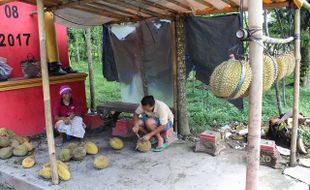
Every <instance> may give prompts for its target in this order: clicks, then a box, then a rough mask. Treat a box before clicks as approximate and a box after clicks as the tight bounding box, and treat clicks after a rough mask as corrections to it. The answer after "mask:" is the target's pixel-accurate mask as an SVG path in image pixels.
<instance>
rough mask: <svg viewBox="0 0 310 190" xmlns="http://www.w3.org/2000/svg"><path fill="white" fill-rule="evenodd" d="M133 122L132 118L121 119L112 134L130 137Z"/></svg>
mask: <svg viewBox="0 0 310 190" xmlns="http://www.w3.org/2000/svg"><path fill="white" fill-rule="evenodd" d="M132 127H133V122H132V121H131V120H119V121H117V122H116V124H115V127H113V128H112V135H113V136H119V137H130V136H132V135H133V132H132Z"/></svg>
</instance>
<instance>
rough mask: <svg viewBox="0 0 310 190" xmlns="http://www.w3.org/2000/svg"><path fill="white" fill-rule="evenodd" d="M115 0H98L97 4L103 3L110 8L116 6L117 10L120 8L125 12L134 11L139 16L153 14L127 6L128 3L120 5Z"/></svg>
mask: <svg viewBox="0 0 310 190" xmlns="http://www.w3.org/2000/svg"><path fill="white" fill-rule="evenodd" d="M114 1H115V0H105V1H102V0H101V1H96V3H97V4H102V5H105V6H107V7H110V8H114V9H116V10H120V11H123V12H128V13H132V14H134V15H136V16H137V17H140V18H141V16H142V17H150V16H151V15H150V14H146V13H143V12H139V10H138V9H134V8H132V7H129V6H126V5H127V4H125V5H124V6H123V5H119V4H115V3H114Z"/></svg>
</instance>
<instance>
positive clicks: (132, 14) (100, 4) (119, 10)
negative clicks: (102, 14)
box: [92, 1, 138, 18]
mask: <svg viewBox="0 0 310 190" xmlns="http://www.w3.org/2000/svg"><path fill="white" fill-rule="evenodd" d="M92 4H94V5H97V6H98V7H100V8H102V9H107V10H108V11H110V12H112V11H115V12H116V13H121V14H124V15H128V16H129V17H132V18H138V15H137V13H136V12H135V11H134V10H131V11H129V10H125V9H124V8H122V7H119V6H113V5H111V4H109V3H106V2H103V1H98V2H94V3H92Z"/></svg>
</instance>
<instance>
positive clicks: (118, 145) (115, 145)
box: [110, 137, 124, 150]
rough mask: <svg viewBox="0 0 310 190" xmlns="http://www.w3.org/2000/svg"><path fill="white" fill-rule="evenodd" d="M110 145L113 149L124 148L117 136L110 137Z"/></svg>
mask: <svg viewBox="0 0 310 190" xmlns="http://www.w3.org/2000/svg"><path fill="white" fill-rule="evenodd" d="M110 146H111V147H112V148H113V149H114V150H121V149H123V148H124V143H123V141H122V139H120V138H118V137H113V138H111V139H110Z"/></svg>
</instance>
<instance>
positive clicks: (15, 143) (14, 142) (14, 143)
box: [10, 139, 19, 148]
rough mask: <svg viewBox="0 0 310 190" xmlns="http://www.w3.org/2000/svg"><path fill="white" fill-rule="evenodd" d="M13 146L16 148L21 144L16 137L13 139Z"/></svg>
mask: <svg viewBox="0 0 310 190" xmlns="http://www.w3.org/2000/svg"><path fill="white" fill-rule="evenodd" d="M10 146H11V147H12V148H16V147H17V146H19V142H18V140H16V139H11V145H10Z"/></svg>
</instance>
